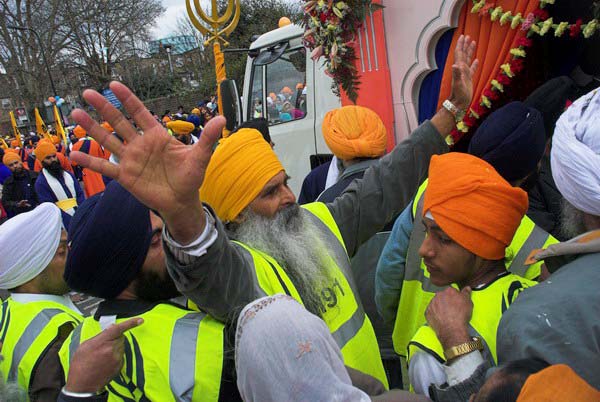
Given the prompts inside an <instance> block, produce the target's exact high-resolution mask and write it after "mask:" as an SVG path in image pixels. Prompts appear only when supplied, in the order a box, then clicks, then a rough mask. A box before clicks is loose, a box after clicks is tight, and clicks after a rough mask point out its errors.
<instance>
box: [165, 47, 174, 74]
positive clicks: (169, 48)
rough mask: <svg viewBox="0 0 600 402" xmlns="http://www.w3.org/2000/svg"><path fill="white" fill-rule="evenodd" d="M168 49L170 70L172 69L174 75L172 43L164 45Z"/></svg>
mask: <svg viewBox="0 0 600 402" xmlns="http://www.w3.org/2000/svg"><path fill="white" fill-rule="evenodd" d="M163 47H164V48H165V50H166V51H167V57H168V58H169V71H171V75H173V63H171V48H172V47H173V46H172V45H164V46H163Z"/></svg>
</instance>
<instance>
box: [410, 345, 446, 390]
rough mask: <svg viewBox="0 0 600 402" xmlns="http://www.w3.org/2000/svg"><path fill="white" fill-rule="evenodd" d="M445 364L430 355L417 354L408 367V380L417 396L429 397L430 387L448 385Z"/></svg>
mask: <svg viewBox="0 0 600 402" xmlns="http://www.w3.org/2000/svg"><path fill="white" fill-rule="evenodd" d="M443 366H444V365H443V364H442V363H440V362H439V361H437V359H436V358H435V357H433V356H431V355H430V354H429V353H425V352H421V351H419V352H416V353H415V355H414V356H413V357H411V359H410V363H409V365H408V378H409V380H410V384H411V385H412V386H413V389H414V390H415V392H416V393H417V394H421V395H426V396H427V397H429V386H430V385H431V384H435V385H437V386H440V385H442V384H444V383H446V382H447V381H446V373H445V372H444V368H443Z"/></svg>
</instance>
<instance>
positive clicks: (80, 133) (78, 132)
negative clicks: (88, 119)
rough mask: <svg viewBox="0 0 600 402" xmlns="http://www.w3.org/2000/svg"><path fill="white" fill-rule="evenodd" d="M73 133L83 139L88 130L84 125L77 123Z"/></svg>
mask: <svg viewBox="0 0 600 402" xmlns="http://www.w3.org/2000/svg"><path fill="white" fill-rule="evenodd" d="M73 134H75V137H77V138H79V139H81V138H83V137H85V136H86V135H87V132H86V131H85V129H84V128H83V127H81V126H79V125H77V126H75V128H74V129H73Z"/></svg>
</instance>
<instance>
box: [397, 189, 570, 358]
mask: <svg viewBox="0 0 600 402" xmlns="http://www.w3.org/2000/svg"><path fill="white" fill-rule="evenodd" d="M427 184H428V180H425V182H424V183H423V184H422V185H421V186H420V187H419V190H418V191H417V195H416V196H415V199H414V201H413V207H412V215H413V222H414V225H413V230H412V232H411V235H410V242H409V245H408V251H407V255H406V263H405V271H404V272H405V274H404V280H403V283H402V292H401V294H400V301H399V302H398V312H397V314H396V321H395V322H394V332H393V334H392V340H393V342H394V351H395V352H396V353H398V354H399V355H401V356H406V350H407V347H408V343H409V341H410V340H411V338H412V337H413V336H414V335H415V333H416V332H417V330H418V329H419V327H421V326H422V325H423V324H425V309H426V308H427V306H428V305H429V302H430V301H431V299H433V296H435V294H436V293H437V292H439V291H440V290H443V289H444V288H443V287H442V288H440V287H438V286H435V285H434V284H432V283H431V281H430V280H429V272H427V268H426V267H425V264H424V262H423V259H422V258H421V256H420V255H419V247H421V244H422V243H423V240H424V239H425V228H424V226H423V223H422V221H421V217H422V215H423V200H424V193H425V190H426V189H427ZM555 243H558V240H556V239H555V238H554V237H552V236H551V235H550V234H548V233H547V232H546V231H544V230H543V229H541V228H540V227H539V226H537V225H536V224H535V223H533V221H532V220H531V219H529V218H528V217H527V216H524V217H523V219H522V220H521V224H520V225H519V228H518V229H517V231H516V233H515V236H514V237H513V240H512V242H511V244H510V245H509V246H508V247H507V248H506V259H505V265H506V269H507V270H508V271H510V272H512V273H513V274H516V275H519V276H521V277H523V278H525V279H530V280H534V279H536V278H538V277H539V276H540V272H541V266H542V264H543V262H542V261H540V262H538V263H536V264H534V265H531V266H529V267H528V266H526V265H525V261H526V259H527V257H528V256H529V253H530V252H531V251H532V250H534V249H541V248H547V247H548V246H549V245H551V244H555Z"/></svg>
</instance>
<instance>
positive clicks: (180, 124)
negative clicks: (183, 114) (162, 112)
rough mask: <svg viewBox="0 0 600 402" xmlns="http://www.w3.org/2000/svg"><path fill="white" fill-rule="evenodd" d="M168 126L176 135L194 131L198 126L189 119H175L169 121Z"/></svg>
mask: <svg viewBox="0 0 600 402" xmlns="http://www.w3.org/2000/svg"><path fill="white" fill-rule="evenodd" d="M167 128H168V129H169V130H171V131H173V133H174V134H175V135H189V134H190V133H191V132H192V131H194V129H195V128H196V126H194V123H190V122H188V121H183V120H175V121H170V122H168V123H167Z"/></svg>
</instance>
